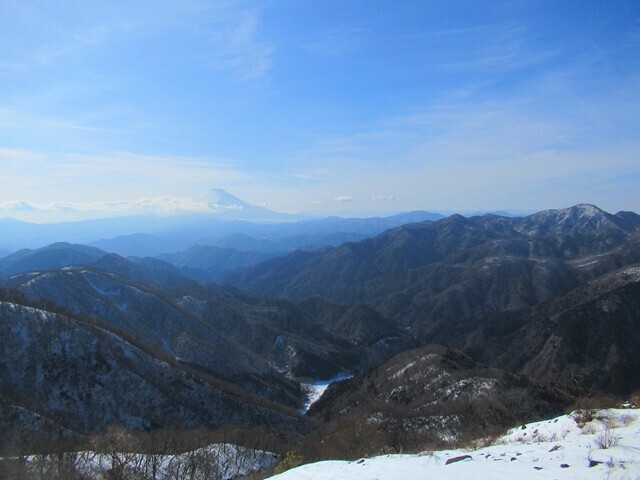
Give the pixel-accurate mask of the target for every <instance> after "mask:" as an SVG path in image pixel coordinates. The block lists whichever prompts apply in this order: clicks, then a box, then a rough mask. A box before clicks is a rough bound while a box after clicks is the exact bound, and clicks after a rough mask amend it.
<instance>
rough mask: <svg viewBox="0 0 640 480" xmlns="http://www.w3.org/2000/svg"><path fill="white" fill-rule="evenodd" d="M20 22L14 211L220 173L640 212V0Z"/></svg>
mask: <svg viewBox="0 0 640 480" xmlns="http://www.w3.org/2000/svg"><path fill="white" fill-rule="evenodd" d="M0 22H1V24H0V26H1V27H2V28H0V206H4V207H3V208H4V212H5V214H7V215H11V216H16V215H17V213H16V212H12V209H13V210H16V211H17V210H20V208H21V205H23V204H20V203H18V201H25V202H29V203H31V204H35V205H48V204H53V203H56V204H64V205H67V206H73V205H78V204H91V203H92V202H113V201H127V200H137V199H141V198H145V199H153V198H156V197H178V198H182V197H192V196H197V195H201V194H203V193H204V192H206V191H207V190H209V189H210V188H214V187H219V188H224V189H226V190H228V191H229V192H231V193H233V194H235V195H237V196H239V197H241V198H243V199H244V200H247V201H249V202H251V203H255V204H261V205H266V206H269V207H270V208H273V209H275V210H280V211H288V212H327V213H328V212H331V213H336V212H337V213H340V212H342V213H345V214H346V213H348V212H349V213H353V212H358V211H359V212H392V211H402V210H411V209H425V210H466V211H470V210H488V209H520V210H527V211H531V210H539V209H543V208H559V207H566V206H569V205H572V204H576V203H581V202H588V203H594V204H597V205H599V206H601V207H602V208H605V209H607V210H609V211H617V210H621V209H627V210H635V211H640V158H639V156H640V3H639V2H638V1H637V0H615V1H589V0H585V1H580V2H569V1H557V0H556V1H527V0H522V1H518V0H515V1H514V0H512V1H504V2H503V1H487V2H480V1H476V0H473V1H464V0H463V1H455V2H454V1H437V0H436V1H427V0H423V1H378V0H363V1H357V0H340V1H334V0H323V1H310V0H282V1H278V0H273V1H271V0H266V1H262V2H252V1H243V0H237V1H228V2H227V1H198V0H192V1H163V0H155V1H144V0H142V1H136V2H121V1H113V0H112V1H110V2H92V1H84V2H78V1H56V2H50V1H28V0H22V1H12V0H4V1H3V2H0ZM0 216H2V212H0Z"/></svg>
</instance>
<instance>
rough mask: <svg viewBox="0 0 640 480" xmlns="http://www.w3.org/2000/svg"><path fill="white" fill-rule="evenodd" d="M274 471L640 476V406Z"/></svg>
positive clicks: (314, 475)
mask: <svg viewBox="0 0 640 480" xmlns="http://www.w3.org/2000/svg"><path fill="white" fill-rule="evenodd" d="M603 447H606V448H603ZM460 457H462V459H460ZM465 457H466V458H465ZM452 460H458V461H453V462H452ZM447 461H450V463H449V464H447ZM272 478H273V479H274V480H276V479H277V480H312V479H313V480H323V479H327V480H329V479H340V478H344V479H347V478H348V479H351V480H374V479H375V480H407V479H438V480H467V479H468V480H477V479H484V478H488V479H491V480H501V479H505V480H513V479H514V478H532V479H584V480H589V479H593V480H596V479H598V480H602V479H605V478H606V479H609V480H637V479H639V478H640V411H639V410H635V409H633V410H632V409H609V410H597V411H593V412H592V414H583V413H581V412H574V413H572V414H570V415H563V416H561V417H558V418H556V419H551V420H545V421H542V422H535V423H530V424H527V425H524V426H521V427H517V428H514V429H512V430H510V431H509V432H507V433H506V434H505V435H503V436H501V437H499V438H497V439H496V440H495V441H494V442H493V443H492V444H491V445H489V446H486V447H483V448H478V449H476V450H463V449H457V450H442V451H435V452H423V453H421V454H417V455H384V456H380V457H374V458H368V459H360V460H357V461H352V462H347V461H324V462H318V463H313V464H308V465H302V466H300V467H297V468H295V469H292V470H289V471H287V472H284V473H282V474H280V475H276V476H274V477H272Z"/></svg>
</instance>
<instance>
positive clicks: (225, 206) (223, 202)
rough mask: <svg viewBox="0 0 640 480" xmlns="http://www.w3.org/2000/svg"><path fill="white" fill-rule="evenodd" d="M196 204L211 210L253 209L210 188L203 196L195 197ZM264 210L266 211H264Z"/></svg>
mask: <svg viewBox="0 0 640 480" xmlns="http://www.w3.org/2000/svg"><path fill="white" fill-rule="evenodd" d="M195 200H196V202H198V203H204V204H206V206H207V207H208V208H210V209H211V210H221V211H225V210H245V209H250V208H255V207H254V206H253V205H251V204H249V203H247V202H245V201H244V200H241V199H239V198H238V197H235V196H233V195H231V194H230V193H229V192H227V191H226V190H223V189H221V188H212V189H211V190H209V191H208V192H207V193H205V194H204V195H199V196H197V197H195ZM265 210H266V209H265Z"/></svg>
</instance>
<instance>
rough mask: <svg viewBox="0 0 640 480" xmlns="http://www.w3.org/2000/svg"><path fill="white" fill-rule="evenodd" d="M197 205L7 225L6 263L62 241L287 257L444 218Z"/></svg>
mask: <svg viewBox="0 0 640 480" xmlns="http://www.w3.org/2000/svg"><path fill="white" fill-rule="evenodd" d="M189 202H191V203H189ZM189 202H187V203H188V204H193V205H194V207H193V208H192V209H191V210H188V209H182V210H181V209H179V208H176V209H174V210H168V211H167V212H164V214H163V215H158V214H157V212H156V213H153V212H155V211H154V210H153V209H150V210H148V211H150V212H151V213H145V214H138V215H133V216H120V217H112V218H101V219H99V220H86V221H79V222H64V223H49V224H37V223H28V222H22V221H18V220H14V219H10V218H4V219H0V257H1V256H2V251H3V250H4V251H5V252H10V251H15V250H18V249H20V248H40V247H44V246H46V245H50V244H52V243H57V242H67V243H82V244H90V245H92V246H95V247H97V248H100V249H102V250H105V251H108V252H112V253H117V254H119V255H123V256H139V257H145V256H155V255H160V254H171V253H176V252H179V251H183V250H187V249H189V248H191V247H194V246H197V245H208V246H216V247H220V248H234V249H236V250H241V251H256V252H261V253H275V252H280V253H281V252H290V251H293V250H297V249H313V248H317V247H319V246H324V245H339V244H340V243H343V242H345V241H356V240H361V239H363V238H366V237H369V236H372V235H377V234H378V233H381V232H383V231H384V230H386V229H388V228H393V227H397V226H399V225H403V224H405V223H410V222H420V221H425V220H437V219H439V218H442V215H439V214H435V213H430V212H423V211H417V212H409V213H402V214H398V215H392V216H389V217H374V218H339V217H328V218H320V219H313V220H310V219H308V218H307V217H305V216H300V215H290V214H283V213H278V212H273V211H271V210H268V209H266V208H264V207H258V206H255V205H251V204H249V203H247V202H245V201H243V200H241V199H239V198H237V197H234V196H233V195H231V194H229V193H227V192H225V191H224V190H221V189H213V190H211V191H210V192H209V193H208V194H206V195H203V196H200V197H196V198H193V199H191V200H189ZM196 207H197V208H196ZM168 213H171V214H168Z"/></svg>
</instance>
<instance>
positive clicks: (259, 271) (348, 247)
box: [0, 200, 640, 448]
mask: <svg viewBox="0 0 640 480" xmlns="http://www.w3.org/2000/svg"><path fill="white" fill-rule="evenodd" d="M217 201H220V202H221V201H222V200H217ZM214 224H215V225H225V227H224V228H227V227H228V228H229V229H230V230H229V231H228V233H227V234H225V235H219V236H216V234H213V233H212V232H211V230H209V229H208V227H207V226H209V227H210V226H211V225H214ZM181 225H182V226H183V227H184V229H183V230H181V229H180V227H179V226H177V225H174V226H173V227H172V229H171V230H166V231H164V232H156V233H154V234H145V235H137V236H135V237H131V238H120V239H118V240H117V241H118V242H121V243H120V244H119V245H120V246H121V248H123V249H130V250H131V249H132V248H134V247H133V245H134V243H129V242H128V241H129V240H131V242H133V240H134V238H135V241H137V242H139V243H138V247H135V248H139V249H140V251H141V252H144V251H148V250H149V249H150V248H151V246H152V245H155V247H154V248H156V247H157V248H160V247H161V246H162V245H165V246H167V245H170V244H171V243H170V242H171V241H175V243H173V244H171V245H173V246H176V245H177V244H178V243H179V242H180V241H181V240H180V239H183V238H189V239H191V240H192V241H197V240H196V239H199V240H202V239H208V241H209V242H210V243H209V244H205V245H197V244H194V245H190V246H186V248H184V249H183V250H174V251H173V252H169V253H167V254H162V255H160V254H158V257H150V256H142V255H141V256H136V257H129V258H125V257H123V256H121V255H119V254H117V253H113V252H109V251H105V250H103V249H99V248H96V247H95V246H87V245H80V244H70V243H64V242H59V243H54V244H51V245H48V246H45V247H42V248H37V249H22V250H19V251H17V252H14V253H13V254H10V255H8V256H6V257H5V258H2V259H0V329H1V330H2V331H1V332H0V333H1V334H2V335H0V372H2V375H0V392H2V393H0V427H1V428H0V435H3V437H2V438H0V440H2V441H3V442H5V441H6V442H10V441H16V439H17V438H19V436H20V435H23V434H24V435H27V437H29V436H30V435H31V434H34V435H36V433H34V432H41V433H42V432H43V431H49V432H56V435H58V436H65V435H74V434H75V433H78V432H83V431H101V430H102V429H104V428H106V427H107V426H108V425H110V424H112V423H117V424H122V425H124V426H126V427H129V428H135V429H143V430H144V429H147V430H154V429H157V428H160V427H167V426H168V425H169V424H171V422H178V423H181V424H183V425H186V426H189V427H196V426H202V427H207V428H216V427H217V426H220V425H222V424H225V422H237V423H238V424H242V425H249V426H250V425H262V426H266V425H268V426H270V427H274V428H276V429H277V430H279V431H280V432H284V431H287V432H289V433H291V432H307V431H308V430H309V429H316V432H320V433H317V434H322V435H327V436H331V435H334V434H336V432H342V434H341V435H343V434H345V435H346V433H345V432H352V433H353V432H357V431H360V430H357V429H356V430H354V427H353V426H354V425H360V426H362V425H368V424H369V423H368V422H370V421H371V419H372V418H375V419H378V420H376V421H377V422H378V421H379V423H377V424H376V425H377V426H376V428H375V429H374V430H375V431H376V432H378V433H376V435H379V434H381V433H380V432H387V430H384V429H386V428H387V427H388V428H389V430H388V433H385V435H387V434H388V435H398V434H400V433H402V432H406V431H407V428H405V427H407V426H411V425H413V423H411V422H414V423H415V422H418V423H416V424H415V425H417V426H416V428H420V429H424V428H427V427H428V429H433V428H440V429H441V430H442V431H440V432H439V434H441V435H454V434H456V435H457V434H460V435H462V434H463V430H464V429H463V426H462V424H461V423H460V422H459V421H458V423H456V421H454V420H455V418H458V417H459V418H458V420H460V419H461V418H463V417H464V416H465V415H468V414H470V415H475V417H477V418H475V420H478V421H479V422H480V423H473V422H471V423H469V425H472V426H473V427H474V428H476V431H478V430H477V429H478V428H481V426H482V422H481V421H482V419H483V418H484V417H482V415H483V414H484V415H487V416H489V417H491V418H490V419H489V420H490V422H489V421H487V424H489V423H491V424H493V425H495V424H500V425H506V424H507V423H508V422H511V421H514V419H523V420H524V419H531V418H534V417H536V416H540V415H547V414H551V413H556V412H558V411H559V410H561V409H562V408H565V407H566V405H568V404H569V403H570V402H573V401H574V400H575V399H576V398H578V397H580V396H581V395H585V394H589V392H594V391H595V392H606V393H608V394H614V395H627V394H629V393H631V392H633V391H635V390H637V389H640V373H639V370H638V369H637V368H635V366H636V365H638V364H640V333H639V332H640V216H639V215H637V214H635V213H633V212H618V213H616V214H615V215H612V214H609V213H607V212H604V211H602V210H600V209H599V208H597V207H595V206H592V205H576V206H574V207H571V208H566V209H560V210H547V211H543V212H539V213H536V214H533V215H529V216H525V217H504V216H498V215H483V216H475V217H471V218H465V217H462V216H460V215H452V216H450V217H447V218H442V219H438V218H437V216H433V215H432V214H429V213H427V212H413V213H410V214H404V215H398V216H392V217H387V218H373V219H339V218H328V219H319V220H308V221H304V222H292V223H286V224H278V225H275V224H256V223H249V222H221V223H206V222H204V223H194V224H181ZM221 228H223V227H221ZM238 228H244V229H245V230H244V231H238ZM232 229H235V232H234V231H233V230H232ZM218 233H220V232H218ZM150 238H151V239H153V241H155V242H157V244H152V240H150ZM341 238H342V239H343V240H344V239H345V238H346V239H349V241H346V242H344V243H340V242H341V240H340V239H341ZM172 239H173V240H172ZM318 239H322V241H319V240H318ZM331 239H333V240H332V241H334V242H335V243H338V244H337V245H333V244H332V241H331ZM316 241H318V242H319V243H317V244H316V243H315V242H316ZM216 242H217V244H216ZM231 247H233V248H231ZM294 249H297V250H295V251H293V252H289V250H294ZM211 279H217V280H216V282H217V283H211ZM434 344H438V345H440V346H433V345H434ZM425 345H431V346H429V347H425ZM419 347H422V348H423V349H422V350H420V349H418V350H416V348H419ZM403 352H404V353H403ZM398 354H401V355H400V356H396V355H398ZM385 362H387V363H385ZM427 371H428V372H429V373H428V375H429V378H428V379H425V382H421V381H418V380H416V381H415V382H414V381H412V380H411V379H412V378H413V377H416V378H418V377H417V376H419V374H422V373H423V372H427ZM367 372H368V373H367ZM345 373H349V374H353V375H355V377H354V379H353V380H351V381H347V382H344V383H342V384H340V385H339V386H335V387H331V388H330V389H329V390H328V393H327V395H328V396H327V398H326V399H324V400H321V401H320V402H319V403H318V404H317V405H316V406H315V407H313V408H312V409H311V411H310V412H309V415H310V416H313V417H314V420H313V421H312V423H308V422H307V421H306V420H303V419H301V418H300V416H299V415H298V414H297V413H296V412H295V410H296V409H298V408H300V407H301V406H302V404H303V403H304V400H305V391H304V390H303V388H302V387H301V385H300V383H299V382H300V381H301V380H305V381H308V380H309V379H312V380H315V379H327V378H331V377H333V376H335V375H338V374H345ZM363 375H364V376H363ZM138 377H139V383H138V384H136V385H137V386H135V388H134V387H132V385H133V383H134V380H133V379H134V378H138ZM437 378H443V379H444V378H448V379H450V380H451V381H450V382H449V381H447V382H448V383H447V382H444V383H442V382H440V383H437V382H436V383H433V382H432V381H431V380H430V379H437ZM427 380H429V381H427ZM434 381H435V380H434ZM451 382H454V383H451ZM34 385H36V386H37V388H38V392H37V393H36V394H33V388H34ZM426 385H431V386H430V387H429V388H427V387H426ZM423 387H424V388H423ZM432 387H433V388H432ZM119 392H120V393H119ZM121 392H130V393H126V394H123V393H121ZM189 392H192V394H191V393H189ZM474 392H475V393H474ZM476 393H477V394H478V395H480V394H482V395H480V396H479V397H473V395H475V394H476ZM451 395H454V396H456V398H459V399H461V400H460V402H459V404H455V405H454V403H455V402H453V403H451V402H446V401H443V400H442V399H446V398H448V397H447V396H451ZM472 397H473V398H472ZM136 398H139V399H141V400H140V402H142V403H143V404H144V405H150V406H153V408H152V407H149V408H148V409H143V408H142V407H141V406H140V402H138V403H136V400H135V399H136ZM385 399H386V400H385ZM465 399H466V400H465ZM383 400H384V401H383ZM387 400H388V401H387ZM209 404H211V405H214V406H215V409H217V410H216V411H215V412H213V411H210V410H209V409H208V408H207V407H205V406H204V405H209ZM252 405H255V406H256V409H255V411H254V410H252V407H251V406H252ZM454 407H455V408H454ZM410 410H411V411H414V410H415V411H416V412H420V415H419V417H420V418H418V417H416V416H415V415H414V416H413V417H412V416H411V415H410V412H409V411H410ZM90 411H92V412H94V416H93V417H92V418H91V419H87V418H86V415H88V412H90ZM159 411H162V412H166V414H165V415H160V414H158V412H159ZM74 412H79V413H74ZM474 412H475V413H474ZM483 412H484V413H483ZM80 417H82V418H80ZM449 417H450V418H451V419H453V420H451V422H450V423H449V424H447V425H440V427H438V426H437V425H436V424H437V421H436V420H438V419H440V420H442V419H443V418H449ZM454 417H455V418H454ZM487 418H488V417H487ZM383 420H384V421H383ZM407 422H409V423H407ZM434 422H435V423H434ZM462 423H465V422H462ZM415 425H414V426H415ZM358 428H360V427H358ZM363 428H364V427H363ZM412 428H413V427H412ZM365 430H366V429H365ZM365 430H362V431H361V433H362V432H365ZM472 430H473V429H471V430H468V431H472ZM464 431H467V430H464ZM3 432H4V433H3ZM25 432H26V433H25ZM29 432H31V433H29ZM74 432H75V433H74ZM447 432H448V433H447ZM297 434H298V433H295V434H292V435H297ZM369 434H371V435H373V434H374V431H373V430H372V431H371V432H369ZM369 434H366V435H369ZM287 435H289V434H287ZM366 435H365V436H366ZM465 435H466V433H465ZM305 438H306V439H307V440H305V441H312V440H313V438H314V437H313V435H312V436H311V437H305ZM341 438H343V439H344V438H346V437H341ZM389 438H391V437H389ZM394 438H395V437H394ZM416 438H417V437H416ZM310 439H311V440H310ZM336 445H340V443H339V442H338V443H336ZM387 446H388V445H387ZM382 447H384V445H382V446H381V448H382Z"/></svg>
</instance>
